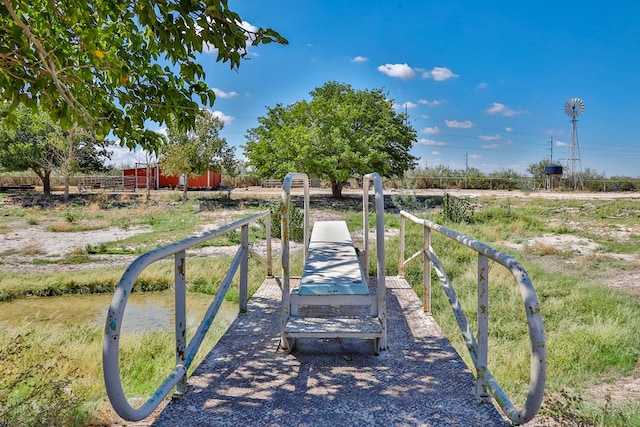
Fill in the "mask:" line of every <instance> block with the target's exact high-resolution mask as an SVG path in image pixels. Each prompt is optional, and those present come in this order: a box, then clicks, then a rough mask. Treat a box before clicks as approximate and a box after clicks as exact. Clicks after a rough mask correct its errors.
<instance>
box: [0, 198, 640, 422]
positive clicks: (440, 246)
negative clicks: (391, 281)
mask: <svg viewBox="0 0 640 427" xmlns="http://www.w3.org/2000/svg"><path fill="white" fill-rule="evenodd" d="M104 203H106V201H100V200H97V201H93V202H92V203H91V204H88V205H86V206H85V207H84V208H82V209H75V210H72V211H71V213H69V209H57V210H52V211H47V212H45V213H43V212H42V211H41V210H38V209H34V208H28V209H22V208H16V209H15V212H12V215H11V217H3V218H0V230H2V229H4V228H3V227H5V228H6V227H7V225H6V224H8V223H9V222H11V221H13V222H14V223H15V221H23V223H24V226H25V227H27V226H34V225H38V224H39V225H42V224H45V223H47V224H50V223H58V222H59V223H63V222H65V223H68V224H71V225H72V230H73V226H74V225H77V224H81V223H83V222H84V221H87V222H90V221H91V218H96V221H97V222H99V223H100V224H103V225H109V226H111V225H118V226H127V227H128V226H135V225H146V226H148V227H149V228H150V231H149V232H147V233H143V234H140V235H137V236H134V237H131V238H129V239H127V240H125V241H121V242H115V243H105V244H101V245H98V246H97V247H91V248H89V247H87V248H86V249H85V250H84V251H78V253H77V254H71V255H69V256H67V257H65V258H63V259H61V260H53V261H52V260H49V259H47V258H43V261H42V262H45V263H49V262H52V263H64V262H75V261H74V260H77V261H78V262H81V261H82V260H84V259H86V258H85V257H86V256H87V255H90V254H95V253H99V254H108V253H131V252H135V253H140V252H142V251H147V250H149V249H153V248H155V247H158V246H160V245H164V244H166V243H169V242H173V241H176V240H179V239H180V238H183V237H186V236H187V235H190V234H192V233H193V232H194V230H195V229H196V227H197V225H198V218H197V216H196V215H194V212H195V211H196V209H195V208H194V205H193V204H191V203H186V204H172V205H170V207H169V208H167V205H166V204H164V205H162V206H163V207H161V206H160V204H158V205H154V204H150V205H148V206H147V205H141V204H132V205H128V206H126V207H122V208H118V209H114V210H111V209H107V210H105V209H104V208H103V206H104ZM474 203H476V206H474V215H473V220H472V221H470V222H469V223H452V222H449V221H448V220H447V219H446V218H443V217H442V216H441V215H440V213H439V211H438V210H437V209H428V210H425V211H423V212H420V213H417V215H418V216H420V217H424V218H429V219H431V220H434V221H436V222H438V223H441V224H442V225H445V226H447V227H449V228H452V229H454V230H456V231H458V232H461V233H463V234H466V235H469V236H472V237H474V238H476V239H478V240H480V241H483V242H486V243H488V244H491V245H494V246H497V247H501V245H502V243H503V242H505V241H512V242H527V241H528V240H529V239H531V238H532V237H536V236H539V235H541V234H553V233H557V234H567V233H570V234H574V235H576V236H580V237H587V238H590V239H592V240H594V241H596V243H599V244H600V245H602V246H605V249H603V250H602V251H598V252H594V253H591V254H588V255H585V256H582V255H580V256H579V255H578V254H566V253H559V252H558V251H557V249H555V248H553V247H549V246H547V245H542V244H540V245H537V244H534V245H529V246H527V245H524V246H523V249H522V250H521V251H518V250H514V249H510V248H508V249H507V250H506V252H508V253H509V254H511V255H514V256H515V257H516V258H517V259H519V260H520V261H521V262H522V263H523V265H524V266H525V268H526V269H527V271H528V272H529V274H530V276H531V278H532V280H533V283H534V285H535V287H536V291H537V294H538V297H539V299H540V303H541V307H542V312H543V318H544V322H545V332H546V338H547V348H548V375H547V388H546V393H545V400H544V404H543V408H542V413H543V414H545V415H548V416H552V417H556V418H560V419H562V420H564V421H566V422H567V423H569V422H574V423H580V422H581V423H583V424H587V425H588V424H593V425H605V426H623V425H624V426H638V425H640V423H639V422H638V421H637V420H640V405H639V403H638V402H637V401H616V400H612V399H610V398H609V399H607V398H606V396H605V397H600V398H598V397H594V396H591V395H590V394H588V393H585V391H586V390H588V389H589V388H590V387H591V386H592V385H594V384H596V385H597V384H599V383H602V382H606V381H611V380H612V379H614V380H615V379H616V378H620V377H623V376H632V375H635V373H637V372H638V369H640V363H639V357H640V310H638V303H637V300H635V301H634V299H633V298H629V296H628V295H627V294H625V293H623V292H620V291H616V290H612V289H610V288H608V287H606V286H603V285H602V283H600V282H599V278H601V277H607V276H608V275H611V274H613V272H615V271H620V270H622V271H624V270H625V269H626V270H629V271H633V269H636V268H638V265H635V264H634V263H630V262H628V261H620V259H619V258H616V257H614V256H613V255H612V254H614V253H622V254H637V253H638V252H639V251H640V247H638V245H639V242H640V238H639V237H638V234H640V233H638V234H633V233H631V234H630V235H629V237H628V239H615V238H609V237H606V236H607V233H606V232H605V233H598V230H605V231H606V230H615V231H620V230H625V229H632V230H633V229H634V227H637V220H638V218H639V217H640V214H639V212H640V210H639V209H638V208H637V207H636V205H637V202H635V201H629V200H627V201H625V200H618V201H615V202H611V201H599V200H594V201H590V202H588V203H584V202H580V201H564V200H563V201H559V200H543V199H540V200H538V199H536V201H535V203H532V201H531V200H530V199H523V200H519V199H509V200H504V199H503V200H500V199H492V198H486V199H484V198H483V199H480V200H477V201H475V202H474ZM609 204H611V206H609ZM65 214H66V216H65ZM344 217H345V219H346V220H347V222H348V224H349V229H350V230H352V231H356V230H361V229H362V215H361V212H344ZM29 218H33V219H35V223H34V224H32V223H30V220H29ZM67 218H68V219H67ZM69 219H72V220H73V221H69ZM369 221H370V223H371V224H375V214H374V213H371V215H370V217H369ZM31 222H34V221H31ZM398 223H399V221H398V216H397V215H391V214H387V215H385V228H386V229H393V228H397V227H398ZM69 232H73V231H69ZM408 233H409V237H408V241H407V248H406V251H405V253H406V254H411V253H414V252H415V251H417V250H418V249H419V247H420V246H421V238H422V230H421V228H420V227H416V226H413V227H411V226H408ZM251 236H252V237H251V239H252V240H253V241H255V240H256V239H260V238H261V237H262V235H261V234H260V230H254V231H252V233H251ZM237 238H238V236H237V235H234V234H233V233H231V234H229V235H228V236H224V237H221V238H220V239H217V241H216V242H215V244H216V245H228V244H229V245H232V244H237ZM432 245H433V247H434V248H435V250H436V253H437V254H438V256H439V257H440V258H441V259H442V261H443V262H444V264H445V266H446V268H447V274H448V275H449V276H450V278H451V280H452V281H453V283H454V285H455V288H456V291H457V293H458V296H459V298H460V301H461V304H462V306H463V308H464V310H465V312H466V314H467V318H468V319H470V321H471V324H472V325H473V319H474V318H475V316H476V301H477V296H476V292H477V291H476V274H477V273H476V262H477V261H476V258H477V257H476V255H475V253H474V252H473V251H471V250H468V249H466V248H463V247H461V246H460V245H455V244H453V243H452V241H451V240H450V239H448V238H445V237H443V236H440V235H438V234H437V233H433V236H432ZM386 250H387V265H386V266H385V268H386V270H387V274H389V275H395V274H397V255H396V254H397V253H398V252H397V251H398V239H397V238H394V237H392V238H390V240H389V241H388V242H387V249H386ZM33 251H34V253H33V255H34V256H36V255H37V254H38V250H37V248H34V249H33ZM118 251H122V252H118ZM127 251H128V252H127ZM370 251H372V254H371V255H370V257H369V259H370V263H371V265H370V273H371V274H375V272H376V266H375V254H374V253H373V252H375V245H372V246H371V247H370ZM80 252H82V253H80ZM7 255H8V254H7ZM547 261H555V262H557V264H558V265H559V267H558V268H554V269H550V268H548V266H547V265H546V264H545V263H546V262H547ZM568 261H572V263H571V264H568V263H567V262H568ZM229 263H230V258H229V257H220V258H216V259H215V260H212V259H201V258H189V257H188V263H187V286H188V290H189V291H190V292H202V293H207V294H213V293H215V292H216V290H217V288H218V286H219V284H220V282H221V280H222V277H223V276H224V273H225V272H226V268H227V267H228V265H229ZM277 265H278V263H277V262H274V266H277ZM291 265H292V269H293V271H292V273H293V274H300V269H301V265H302V260H301V259H300V258H297V259H293V260H292V263H291ZM277 270H278V268H277V267H276V271H275V272H274V273H275V274H276V275H277V274H279V272H278V271H277ZM249 271H250V275H251V276H250V279H249V281H250V286H251V291H250V292H251V293H253V290H255V288H256V287H257V286H258V285H259V284H260V283H261V282H262V280H263V278H264V274H265V272H264V268H263V267H262V266H261V265H259V264H258V263H257V262H254V261H251V263H250V270H249ZM122 273H123V269H122V268H113V269H96V270H92V269H89V270H85V271H83V273H82V274H72V275H70V274H68V273H62V272H58V273H49V274H22V275H18V274H9V273H0V282H1V283H2V285H1V286H0V300H10V299H12V298H24V297H27V296H30V295H42V296H49V295H51V296H53V295H61V294H65V293H88V292H109V293H110V292H112V291H113V289H114V287H115V284H116V283H117V282H118V280H119V279H120V276H121V275H122ZM405 277H406V278H407V280H408V281H409V282H410V283H412V284H414V285H415V290H416V292H417V293H418V294H419V295H420V294H421V292H422V290H421V288H420V286H421V283H422V271H421V263H420V262H415V263H412V264H410V265H409V266H408V268H407V270H406V274H405ZM236 280H237V279H236ZM172 283H173V261H172V260H168V261H161V262H157V263H154V264H153V265H152V266H151V267H150V268H148V269H147V270H145V272H144V274H143V275H142V276H141V277H140V279H139V281H138V283H137V284H136V286H135V289H136V290H158V289H166V288H169V287H171V286H172ZM432 283H433V288H434V289H433V313H434V317H435V318H436V320H437V322H438V324H439V325H440V326H441V327H442V328H443V330H444V331H445V333H446V334H447V336H448V337H449V338H450V339H451V341H452V343H453V345H454V346H455V347H456V349H457V350H458V352H459V353H460V354H461V355H463V357H464V358H465V361H466V362H467V363H468V364H469V365H471V362H470V358H469V357H468V356H464V355H466V354H467V351H466V346H465V345H464V343H463V342H462V339H461V335H460V332H459V331H458V328H457V325H456V323H455V319H454V317H453V315H452V313H451V309H450V308H449V304H448V301H447V299H446V297H445V295H444V293H443V291H442V289H441V287H440V286H439V285H438V281H437V279H436V277H435V276H433V277H432ZM490 284H491V289H490V338H489V345H490V352H489V360H490V365H489V368H490V369H491V371H492V373H493V374H494V376H495V377H496V378H497V379H498V381H499V382H500V384H501V385H502V386H503V388H504V389H505V391H506V392H507V395H508V396H509V397H510V398H511V399H512V400H513V401H514V403H516V405H517V406H519V407H521V406H522V403H523V402H524V400H525V399H526V393H527V389H528V381H529V342H528V335H527V329H526V319H525V315H524V311H523V307H522V299H521V296H520V293H519V290H518V289H517V288H516V287H515V282H514V280H513V279H512V277H511V276H510V274H509V273H508V272H507V271H506V270H504V269H503V268H501V267H499V266H497V265H494V264H493V263H492V265H491V269H490ZM227 298H228V299H230V300H236V301H237V298H238V296H237V286H235V285H234V286H233V287H232V291H231V292H230V293H229V295H228V296H227ZM101 339H102V331H101V330H99V328H89V327H86V326H73V327H68V328H60V329H56V330H42V329H35V327H34V326H33V325H28V324H27V325H24V326H22V327H19V328H14V329H0V371H2V372H8V374H7V375H5V376H4V377H3V382H2V384H0V402H14V403H15V402H19V401H20V399H22V400H25V399H26V401H29V399H31V400H33V399H35V395H34V394H33V393H34V392H33V390H32V389H29V384H35V383H39V384H44V386H46V388H47V390H52V393H51V394H46V393H42V397H43V399H44V398H45V395H46V396H48V397H46V398H47V399H53V400H52V401H51V402H49V403H48V407H50V408H51V412H52V413H53V412H57V413H58V414H59V415H58V418H57V420H58V421H59V422H60V423H61V424H65V425H68V424H80V425H82V424H85V423H99V422H101V420H102V419H105V417H108V415H107V414H108V412H105V411H106V409H105V408H106V407H108V404H107V403H106V400H105V395H104V390H103V385H102V378H101V376H102V372H101V362H100V357H99V352H100V348H101V345H102V341H101ZM208 339H209V338H208ZM211 340H212V341H208V342H207V343H205V344H204V347H203V348H210V347H211V346H212V345H213V342H214V340H215V337H212V338H211ZM10 343H11V344H10ZM173 346H174V344H173V335H172V333H162V332H153V333H149V334H142V335H137V334H136V335H135V336H134V335H132V336H131V337H126V338H124V339H123V341H122V357H123V360H122V366H123V374H122V376H123V378H127V382H126V383H125V384H124V387H125V393H126V394H127V396H140V397H141V398H146V397H147V396H149V395H150V393H151V392H153V391H154V390H155V387H156V386H157V384H158V383H159V382H160V381H161V380H162V379H164V376H166V373H167V372H168V370H170V369H171V367H172V366H173V363H174V361H173V359H174V357H175V356H174V355H173V350H171V349H172V348H173ZM8 348H15V349H17V350H18V351H17V352H15V354H7V351H8V350H7V349H8ZM3 352H4V353H3ZM149 361H151V364H152V365H151V366H148V364H149V363H150V362H149ZM194 366H195V365H194ZM74 369H75V370H74ZM5 378H6V379H5ZM147 378H148V380H147ZM16 381H18V382H20V383H21V384H24V386H20V387H11V390H15V391H9V393H14V394H10V395H7V393H8V391H7V390H8V389H6V388H5V389H3V388H2V387H3V386H4V384H14V382H16ZM69 387H71V390H72V392H73V393H71V394H70V393H69ZM2 393H5V394H4V395H3V394H2ZM76 397H77V399H76ZM44 406H45V405H40V407H44ZM3 410H4V411H5V412H4V413H3V412H2V411H3ZM7 413H8V412H7V405H6V404H5V405H4V406H2V404H1V403H0V420H4V418H3V416H5V417H8V416H13V415H6V414H7ZM11 414H14V415H15V414H18V415H20V416H22V414H23V412H20V411H19V410H17V411H13V412H11ZM38 414H39V416H41V418H42V419H43V420H48V418H47V416H46V414H45V413H44V412H40V413H38ZM7 419H9V420H11V418H7ZM9 424H12V423H11V422H9ZM0 425H3V424H2V422H0Z"/></svg>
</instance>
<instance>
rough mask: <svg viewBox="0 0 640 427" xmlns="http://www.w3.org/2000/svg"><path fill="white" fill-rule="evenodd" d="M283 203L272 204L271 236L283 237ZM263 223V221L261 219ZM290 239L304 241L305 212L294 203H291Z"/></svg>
mask: <svg viewBox="0 0 640 427" xmlns="http://www.w3.org/2000/svg"><path fill="white" fill-rule="evenodd" d="M282 207H283V204H282V202H280V203H279V204H278V205H274V206H271V207H270V208H269V210H270V211H271V224H272V226H271V236H272V237H275V238H278V239H279V238H281V237H282V230H281V228H280V221H281V218H282ZM261 223H263V222H262V221H261ZM289 239H291V240H293V241H294V242H298V243H302V242H303V241H304V212H302V210H300V209H298V208H297V207H296V206H295V205H294V204H293V203H290V204H289Z"/></svg>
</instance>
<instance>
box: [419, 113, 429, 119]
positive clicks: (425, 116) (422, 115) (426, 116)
mask: <svg viewBox="0 0 640 427" xmlns="http://www.w3.org/2000/svg"><path fill="white" fill-rule="evenodd" d="M420 118H421V119H428V118H429V116H428V115H426V114H420Z"/></svg>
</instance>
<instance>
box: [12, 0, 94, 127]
mask: <svg viewBox="0 0 640 427" xmlns="http://www.w3.org/2000/svg"><path fill="white" fill-rule="evenodd" d="M2 4H4V6H5V7H6V8H7V11H8V12H9V15H10V16H11V18H12V19H13V20H14V22H15V23H16V24H17V25H18V26H19V27H20V28H21V29H22V31H23V32H24V34H25V35H26V36H27V38H28V39H29V41H30V42H31V43H32V44H33V46H34V48H35V50H36V53H37V54H38V57H39V58H40V61H42V65H43V67H44V69H45V70H46V72H47V73H48V74H49V75H50V76H51V79H52V80H53V84H54V85H55V87H56V89H57V91H58V93H59V94H60V96H62V98H63V99H64V101H65V103H66V104H67V106H68V107H69V108H70V109H71V110H72V111H74V112H75V113H76V114H77V115H78V116H80V117H81V118H82V119H83V121H84V122H85V124H86V125H87V126H89V127H90V128H93V126H92V124H91V114H89V112H88V111H87V109H86V108H85V107H84V106H83V105H81V104H80V103H79V102H77V100H76V99H75V97H74V96H73V94H72V93H71V91H70V90H69V88H68V87H67V86H66V85H65V84H64V83H62V82H61V81H60V79H58V72H57V70H56V64H55V61H54V60H53V58H51V56H50V55H49V53H48V52H47V51H46V49H45V48H44V47H43V46H42V44H41V43H40V40H38V38H37V37H36V36H35V35H34V34H33V32H31V29H30V28H29V27H28V26H27V25H26V24H25V23H24V22H23V21H22V20H21V19H20V17H19V16H18V14H17V13H16V11H15V10H14V9H13V6H12V5H11V3H10V2H9V0H2Z"/></svg>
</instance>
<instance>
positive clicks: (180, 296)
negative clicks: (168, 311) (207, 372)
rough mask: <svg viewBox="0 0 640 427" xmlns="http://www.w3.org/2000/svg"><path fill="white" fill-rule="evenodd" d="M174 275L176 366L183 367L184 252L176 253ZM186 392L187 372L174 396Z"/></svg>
mask: <svg viewBox="0 0 640 427" xmlns="http://www.w3.org/2000/svg"><path fill="white" fill-rule="evenodd" d="M174 264H175V267H174V275H175V282H174V283H175V285H174V287H175V299H176V308H175V317H176V366H185V364H186V349H187V301H186V298H187V297H186V271H185V270H186V265H187V263H186V259H185V251H184V250H183V251H180V252H176V254H175V259H174ZM186 392H187V372H186V370H185V373H184V375H182V378H180V381H179V382H178V384H177V385H176V394H178V395H183V394H185V393H186Z"/></svg>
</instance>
